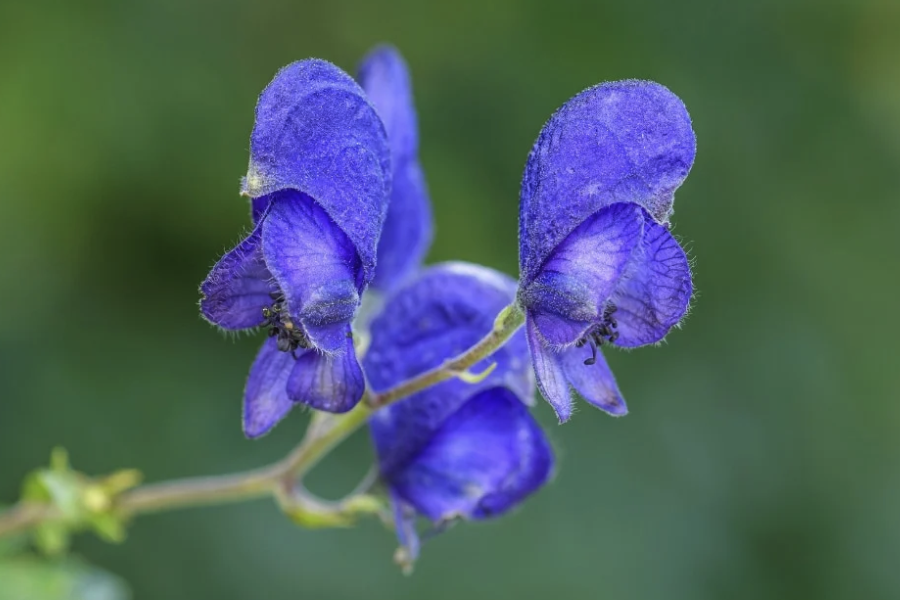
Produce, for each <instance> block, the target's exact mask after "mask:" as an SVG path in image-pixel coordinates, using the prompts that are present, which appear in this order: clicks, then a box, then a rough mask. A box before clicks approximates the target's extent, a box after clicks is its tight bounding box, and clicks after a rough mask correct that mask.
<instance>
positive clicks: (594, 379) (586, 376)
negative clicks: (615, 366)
mask: <svg viewBox="0 0 900 600" xmlns="http://www.w3.org/2000/svg"><path fill="white" fill-rule="evenodd" d="M590 357H591V351H590V349H588V348H569V349H567V350H565V351H564V352H562V353H561V354H560V362H561V363H562V369H563V372H564V373H565V376H566V379H567V380H568V381H569V383H570V384H571V385H572V387H574V388H575V390H576V391H577V392H578V393H579V394H581V396H582V397H583V398H584V399H585V400H587V401H588V402H590V403H591V404H593V405H594V406H596V407H597V408H600V409H602V410H605V411H606V412H608V413H609V414H611V415H613V416H616V417H621V416H624V415H626V414H628V407H627V406H625V400H624V399H623V398H622V394H621V393H620V392H619V386H617V385H616V379H615V377H613V374H612V371H610V369H609V365H608V364H606V359H605V358H604V357H603V354H602V353H601V352H600V351H599V350H598V351H597V355H596V357H595V358H596V361H595V362H594V364H592V365H586V364H584V361H585V359H587V358H590Z"/></svg>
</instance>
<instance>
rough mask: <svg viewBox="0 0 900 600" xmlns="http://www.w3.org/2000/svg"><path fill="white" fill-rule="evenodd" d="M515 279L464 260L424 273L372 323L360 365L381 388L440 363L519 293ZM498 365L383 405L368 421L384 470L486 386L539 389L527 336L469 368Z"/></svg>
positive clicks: (526, 394) (524, 391) (527, 394)
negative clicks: (478, 378) (475, 378)
mask: <svg viewBox="0 0 900 600" xmlns="http://www.w3.org/2000/svg"><path fill="white" fill-rule="evenodd" d="M514 292H515V282H514V281H513V280H512V279H510V278H509V277H507V276H506V275H503V274H501V273H498V272H497V271H493V270H492V269H488V268H486V267H480V266H477V265H470V264H466V263H458V262H456V263H445V264H441V265H436V266H434V267H430V268H428V269H426V270H425V271H423V272H422V273H421V274H420V275H419V276H418V277H417V278H416V279H414V280H413V281H412V282H410V283H409V284H408V285H406V286H404V287H402V288H400V289H399V290H398V291H397V292H396V293H395V294H394V295H393V296H392V297H391V298H390V300H389V301H388V303H387V304H386V305H385V307H384V310H383V311H382V312H381V314H380V315H379V316H378V317H377V318H376V319H375V320H374V321H373V322H372V327H371V336H372V342H371V346H370V349H369V351H368V353H367V354H366V356H365V359H364V361H363V364H364V366H365V372H366V375H367V377H368V379H369V383H370V385H371V386H372V388H373V389H375V390H376V391H379V390H384V389H386V388H389V387H391V386H392V385H395V384H397V383H399V382H401V381H403V380H405V379H408V378H410V377H414V376H415V375H418V374H420V373H422V372H424V371H426V370H428V369H431V368H433V367H436V366H437V365H439V364H441V363H442V362H443V361H445V360H446V359H448V358H451V357H453V356H455V355H457V354H459V353H461V352H463V351H464V350H466V349H467V348H469V347H471V346H472V345H473V344H475V343H476V342H477V341H478V340H480V339H481V338H482V337H484V336H485V335H486V334H488V333H489V332H490V331H491V328H492V327H493V324H494V319H495V317H496V316H497V314H498V313H499V312H500V311H501V310H502V309H503V308H504V307H506V306H507V305H508V304H509V303H510V302H512V301H513V299H514ZM492 363H497V367H496V368H495V369H494V371H493V372H492V373H491V374H490V375H489V376H488V377H487V378H486V379H485V380H484V381H482V382H480V383H477V384H469V383H465V382H462V381H460V380H458V379H452V380H449V381H445V382H443V383H441V384H438V385H436V386H434V387H432V388H429V389H428V390H425V391H423V392H420V393H418V394H415V395H414V396H411V397H410V398H407V399H406V400H404V401H402V402H399V403H397V404H394V405H391V406H389V407H387V408H385V409H382V410H379V411H378V412H377V413H375V415H373V417H372V419H371V421H370V425H371V429H372V438H373V440H374V443H375V448H376V451H377V452H378V459H379V465H380V467H381V470H382V473H390V472H392V471H394V470H395V469H397V468H399V467H400V466H403V465H405V464H406V462H407V461H408V460H409V459H410V457H411V456H413V455H414V454H415V453H416V452H418V450H419V449H420V448H421V446H422V445H423V444H424V443H425V442H427V440H428V439H429V438H430V437H431V435H432V434H433V432H434V431H435V430H436V429H437V428H438V427H439V426H440V424H441V423H442V422H443V421H444V420H445V419H446V418H447V416H448V415H450V414H452V413H453V412H454V411H456V410H457V408H459V406H460V405H461V404H462V403H463V402H465V401H466V399H468V398H470V397H471V396H472V394H474V393H476V392H478V391H479V390H482V389H486V388H487V387H494V386H498V385H502V386H505V387H507V388H509V389H511V390H512V391H513V392H514V393H515V394H517V395H518V396H519V398H520V399H521V400H522V401H523V402H528V401H529V400H530V399H531V398H532V397H533V395H534V383H533V378H532V375H531V368H530V364H529V360H528V350H527V346H526V342H525V339H524V336H523V335H522V334H521V333H518V334H516V335H514V336H513V337H512V338H511V339H510V340H509V342H507V343H506V344H505V345H504V346H503V347H502V348H501V349H500V350H498V351H497V352H495V353H494V354H493V355H492V356H491V357H489V358H488V359H486V360H484V361H481V362H480V363H479V364H477V365H475V366H474V367H472V371H473V372H476V373H477V372H481V371H482V370H483V369H485V368H487V367H488V366H489V365H490V364H492Z"/></svg>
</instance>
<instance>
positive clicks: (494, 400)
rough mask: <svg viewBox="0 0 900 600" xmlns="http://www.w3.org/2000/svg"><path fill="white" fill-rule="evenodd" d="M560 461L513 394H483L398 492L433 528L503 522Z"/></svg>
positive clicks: (397, 480)
mask: <svg viewBox="0 0 900 600" xmlns="http://www.w3.org/2000/svg"><path fill="white" fill-rule="evenodd" d="M552 466H553V453H552V450H551V449H550V445H549V443H548V442H547V440H546V439H545V438H544V435H543V433H542V432H541V430H540V426H539V425H538V424H537V422H536V421H535V420H534V419H533V418H532V417H531V415H530V414H528V408H527V407H526V406H525V405H524V404H522V402H521V401H520V400H519V399H518V398H517V397H516V396H515V394H513V393H512V392H510V391H509V390H507V389H505V388H502V387H496V388H491V389H488V390H485V391H483V392H480V393H479V394H477V395H475V396H474V397H473V398H472V399H470V400H469V401H467V402H466V403H465V404H464V405H463V406H461V407H460V409H459V410H458V411H457V412H455V413H454V414H453V415H451V416H450V417H449V418H448V419H447V420H446V421H445V422H444V423H443V425H442V426H441V428H440V429H439V430H438V431H437V432H436V433H435V435H434V436H433V437H432V439H431V441H430V442H429V443H428V445H426V446H425V447H424V448H423V449H422V451H421V452H420V453H419V455H418V456H417V457H416V459H415V460H413V461H412V462H411V463H410V464H409V465H408V466H407V468H406V469H404V470H402V471H400V472H399V473H397V474H396V475H395V476H394V478H393V479H392V480H391V482H390V483H391V486H392V488H393V489H394V490H396V492H397V494H398V495H399V496H400V497H402V498H403V499H404V500H406V501H407V502H409V503H410V504H412V505H413V506H414V507H415V508H416V510H418V511H419V512H420V513H421V514H423V515H425V516H426V517H428V518H429V519H431V520H432V521H447V520H450V519H454V518H457V517H463V518H474V519H481V518H486V517H491V516H495V515H499V514H502V513H503V512H506V511H507V510H509V509H510V508H512V507H513V506H515V505H516V504H518V503H519V502H521V501H522V500H524V499H525V497H526V496H528V495H529V494H531V493H532V492H534V491H535V490H536V489H538V488H539V487H540V486H541V485H542V484H543V483H544V482H545V481H547V478H548V477H549V476H550V472H551V469H552Z"/></svg>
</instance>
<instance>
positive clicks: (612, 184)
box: [518, 81, 696, 421]
mask: <svg viewBox="0 0 900 600" xmlns="http://www.w3.org/2000/svg"><path fill="white" fill-rule="evenodd" d="M695 149H696V141H695V138H694V132H693V130H692V129H691V121H690V117H689V116H688V113H687V110H686V109H685V107H684V104H682V102H681V100H679V99H678V97H677V96H675V95H674V94H672V92H670V91H669V90H668V89H666V88H665V87H663V86H661V85H659V84H656V83H651V82H647V81H620V82H613V83H605V84H602V85H598V86H596V87H593V88H590V89H588V90H585V91H584V92H582V93H580V94H578V95H577V96H575V97H574V98H573V99H571V100H570V101H568V102H567V103H566V104H565V105H563V106H562V108H560V109H559V110H558V111H557V112H556V113H555V114H554V115H553V116H552V117H551V118H550V120H549V121H548V122H547V124H546V125H544V128H543V130H542V131H541V134H540V136H539V137H538V140H537V142H535V145H534V148H533V149H532V151H531V154H530V155H529V157H528V163H527V165H526V167H525V174H524V177H523V180H522V192H521V206H520V218H519V266H520V274H521V279H520V287H519V292H518V299H519V302H520V304H521V305H522V307H523V308H524V309H525V310H526V311H527V313H526V314H527V320H526V334H527V338H528V343H529V346H530V349H531V354H532V359H533V361H534V369H535V373H536V374H537V383H538V387H539V389H540V391H541V393H542V394H543V395H544V397H545V398H546V399H547V400H548V401H549V402H550V404H551V405H552V406H553V408H554V409H555V410H556V413H557V415H558V416H559V419H560V421H565V420H567V419H568V418H569V417H570V416H571V414H572V401H571V398H570V395H569V386H571V387H573V388H575V390H577V391H578V393H579V394H580V395H581V396H583V397H584V398H585V400H587V401H588V402H590V403H591V404H593V405H595V406H597V407H599V408H601V409H603V410H605V411H607V412H609V413H611V414H613V415H623V414H625V413H626V412H627V409H626V407H625V401H624V400H623V399H622V396H621V394H620V393H619V389H618V387H617V385H616V381H615V379H614V377H613V375H612V373H611V372H610V370H609V367H608V366H607V364H606V361H605V360H604V358H603V355H602V354H601V353H600V352H599V351H598V348H599V347H600V346H606V345H611V346H619V347H625V348H634V347H637V346H643V345H645V344H653V343H656V342H659V341H660V340H662V339H663V338H664V337H665V335H666V334H667V333H668V332H669V330H670V329H672V327H674V326H675V325H676V324H678V322H679V321H680V320H681V318H682V317H683V316H684V314H685V312H686V311H687V308H688V303H689V301H690V298H691V293H692V284H691V272H690V266H689V261H688V259H687V256H686V255H685V253H684V251H683V250H682V249H681V247H680V246H679V244H678V242H677V241H676V240H675V238H673V237H672V235H671V234H670V233H669V230H668V218H669V216H670V215H671V213H672V204H673V201H674V193H675V190H676V189H677V188H678V186H679V185H681V183H682V182H683V181H684V179H685V178H686V177H687V174H688V171H690V168H691V165H692V163H693V161H694V153H695Z"/></svg>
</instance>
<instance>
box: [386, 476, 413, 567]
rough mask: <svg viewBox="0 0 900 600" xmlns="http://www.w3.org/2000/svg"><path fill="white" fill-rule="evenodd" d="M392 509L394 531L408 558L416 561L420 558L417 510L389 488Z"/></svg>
mask: <svg viewBox="0 0 900 600" xmlns="http://www.w3.org/2000/svg"><path fill="white" fill-rule="evenodd" d="M388 497H389V498H390V503H391V511H392V512H393V514H394V531H396V532H397V541H398V542H400V547H402V548H405V549H406V552H407V558H408V559H409V560H410V561H411V562H414V561H415V560H416V559H418V558H419V548H420V547H421V544H420V541H419V533H418V532H417V531H416V511H415V510H414V509H413V507H412V506H410V505H409V504H407V503H406V502H404V501H403V500H402V499H401V498H400V497H399V496H398V495H397V494H396V492H394V490H388Z"/></svg>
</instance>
